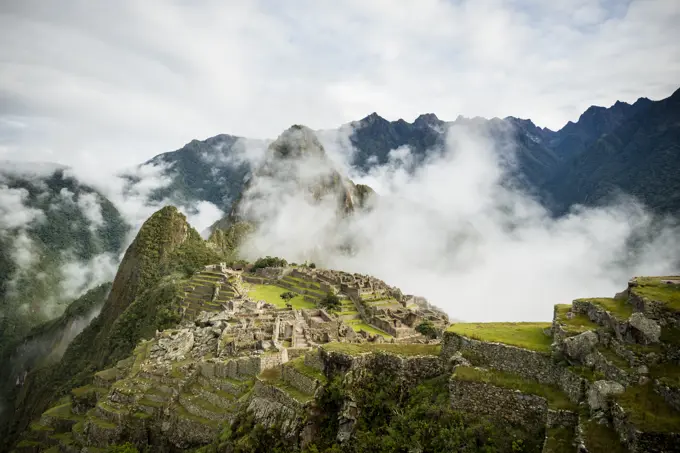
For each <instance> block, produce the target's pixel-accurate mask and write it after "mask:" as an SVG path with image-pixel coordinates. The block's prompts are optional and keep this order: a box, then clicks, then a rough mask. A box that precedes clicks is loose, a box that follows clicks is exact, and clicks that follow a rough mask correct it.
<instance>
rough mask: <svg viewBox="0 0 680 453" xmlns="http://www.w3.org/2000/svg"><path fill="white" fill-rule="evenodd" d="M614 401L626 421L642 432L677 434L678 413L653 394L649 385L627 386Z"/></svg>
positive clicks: (679, 424) (678, 424)
mask: <svg viewBox="0 0 680 453" xmlns="http://www.w3.org/2000/svg"><path fill="white" fill-rule="evenodd" d="M616 399H617V401H618V403H619V404H620V405H621V407H623V408H624V410H625V411H626V412H627V413H628V419H629V420H630V421H631V422H632V423H633V424H634V425H635V426H636V427H637V428H638V429H640V430H642V431H650V432H677V431H678V427H680V413H678V412H677V411H675V410H674V409H673V408H672V407H670V406H668V404H666V401H664V399H663V397H661V396H660V395H658V394H657V393H656V392H654V390H653V389H652V386H651V383H650V384H647V385H636V386H629V387H628V388H627V389H626V391H625V392H623V393H622V394H621V395H619V396H618V397H617V398H616Z"/></svg>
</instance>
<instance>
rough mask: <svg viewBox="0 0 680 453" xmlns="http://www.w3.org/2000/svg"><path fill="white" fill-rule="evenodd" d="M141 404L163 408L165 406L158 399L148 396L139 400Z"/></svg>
mask: <svg viewBox="0 0 680 453" xmlns="http://www.w3.org/2000/svg"><path fill="white" fill-rule="evenodd" d="M138 403H139V405H140V406H146V407H155V408H161V407H163V403H159V402H158V401H154V400H150V399H148V398H142V399H140V400H139V401H138Z"/></svg>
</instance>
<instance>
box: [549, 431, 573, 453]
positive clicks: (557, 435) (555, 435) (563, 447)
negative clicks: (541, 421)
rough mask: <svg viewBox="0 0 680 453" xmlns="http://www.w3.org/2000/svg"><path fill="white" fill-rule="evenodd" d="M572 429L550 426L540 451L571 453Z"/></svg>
mask: <svg viewBox="0 0 680 453" xmlns="http://www.w3.org/2000/svg"><path fill="white" fill-rule="evenodd" d="M573 442H574V430H573V429H569V428H565V427H560V428H550V429H548V432H547V433H546V443H545V447H544V448H543V452H542V453H573V451H574V445H573Z"/></svg>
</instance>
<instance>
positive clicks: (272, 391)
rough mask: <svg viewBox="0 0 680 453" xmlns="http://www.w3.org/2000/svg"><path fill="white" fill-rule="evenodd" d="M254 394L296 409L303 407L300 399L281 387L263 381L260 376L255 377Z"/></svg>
mask: <svg viewBox="0 0 680 453" xmlns="http://www.w3.org/2000/svg"><path fill="white" fill-rule="evenodd" d="M253 396H256V397H260V398H264V399H267V400H269V401H270V402H275V403H278V404H281V405H282V406H286V407H288V408H290V409H293V410H295V411H301V410H302V409H303V404H302V403H300V402H299V401H298V400H296V399H295V398H293V397H292V396H290V395H289V394H288V393H286V392H284V391H283V390H281V389H280V388H278V387H276V386H274V385H271V384H268V383H267V382H264V381H262V380H261V379H260V378H256V379H255V386H254V387H253Z"/></svg>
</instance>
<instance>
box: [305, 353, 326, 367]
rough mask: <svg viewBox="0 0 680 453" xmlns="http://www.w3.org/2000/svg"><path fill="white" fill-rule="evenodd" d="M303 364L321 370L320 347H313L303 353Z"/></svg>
mask: <svg viewBox="0 0 680 453" xmlns="http://www.w3.org/2000/svg"><path fill="white" fill-rule="evenodd" d="M305 365H307V366H308V367H310V368H314V369H315V370H319V371H323V370H324V363H323V357H322V356H321V348H317V349H313V350H311V351H308V352H307V353H306V354H305Z"/></svg>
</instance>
